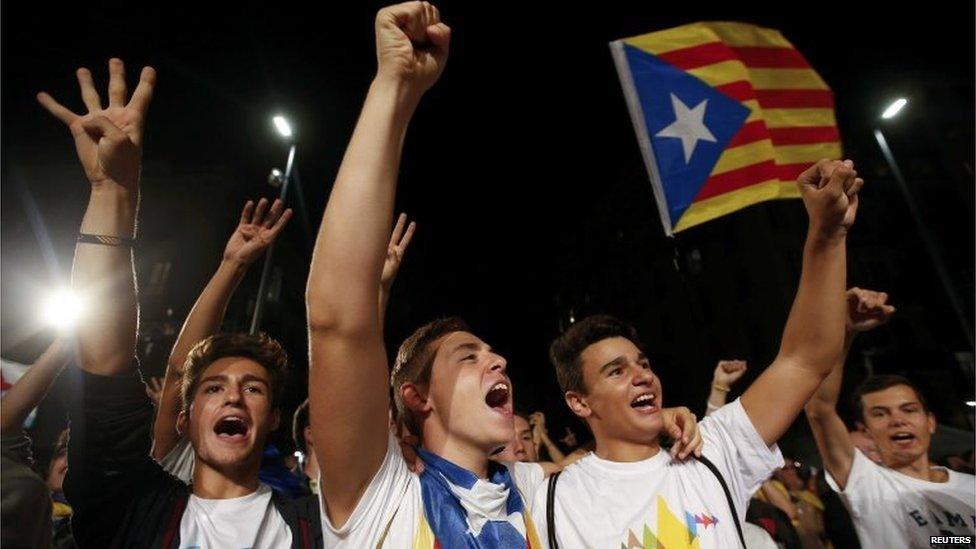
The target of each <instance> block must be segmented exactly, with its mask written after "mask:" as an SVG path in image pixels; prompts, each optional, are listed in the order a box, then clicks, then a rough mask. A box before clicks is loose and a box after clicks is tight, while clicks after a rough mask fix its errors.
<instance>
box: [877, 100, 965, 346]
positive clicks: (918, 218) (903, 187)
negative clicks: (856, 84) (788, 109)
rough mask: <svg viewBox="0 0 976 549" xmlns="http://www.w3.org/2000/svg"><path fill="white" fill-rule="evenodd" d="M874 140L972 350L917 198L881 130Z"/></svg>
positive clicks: (892, 110)
mask: <svg viewBox="0 0 976 549" xmlns="http://www.w3.org/2000/svg"><path fill="white" fill-rule="evenodd" d="M907 104H908V100H907V99H905V98H904V97H900V98H898V99H896V100H895V101H893V102H892V103H891V104H889V105H888V107H887V108H885V110H884V112H882V114H881V119H882V120H891V119H893V118H894V117H895V116H897V115H898V114H899V113H900V112H901V111H902V110H903V109H904V108H905V105H907ZM874 139H875V140H876V141H877V142H878V147H879V148H881V154H882V155H884V159H885V162H887V163H888V168H889V169H890V170H891V174H892V176H894V178H895V182H896V183H897V184H898V190H900V191H901V194H902V198H904V199H905V204H906V205H907V206H908V211H909V213H910V214H911V216H912V218H913V219H914V220H915V227H916V229H917V230H918V234H919V236H920V237H921V238H922V244H923V245H924V246H925V251H926V252H928V254H929V259H931V260H932V264H933V265H934V266H935V272H936V274H937V275H938V277H939V281H940V282H941V283H942V289H943V290H944V291H945V293H946V297H948V298H949V303H950V305H951V306H952V309H953V312H954V313H955V314H956V319H957V320H958V321H959V327H960V328H961V329H962V331H963V334H965V336H966V341H967V342H969V348H970V349H972V348H973V346H974V345H973V333H972V331H971V330H970V327H969V321H968V320H966V313H964V312H963V308H962V301H961V300H960V298H959V294H958V293H957V292H956V289H955V287H954V286H953V285H952V279H951V278H950V277H949V270H948V269H947V268H946V266H945V262H944V261H943V260H942V256H941V255H940V254H939V250H938V248H936V246H935V239H934V238H933V237H932V235H931V234H930V233H929V230H928V226H927V225H926V224H925V223H924V222H923V221H922V215H921V213H920V212H919V209H918V205H917V204H916V203H915V198H914V197H913V196H912V193H911V191H909V189H908V182H907V181H905V176H904V175H903V174H902V173H901V169H900V168H899V167H898V163H897V162H896V161H895V155H894V154H893V153H892V152H891V147H889V146H888V140H887V139H885V136H884V134H883V133H881V128H879V127H875V128H874Z"/></svg>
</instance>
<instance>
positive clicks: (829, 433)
mask: <svg viewBox="0 0 976 549" xmlns="http://www.w3.org/2000/svg"><path fill="white" fill-rule="evenodd" d="M887 301H888V294H886V293H884V292H873V291H871V290H862V289H861V288H851V289H850V290H847V322H846V335H845V340H844V354H843V356H842V357H841V358H840V360H838V361H837V364H836V365H835V366H834V369H833V370H832V371H831V372H830V375H829V376H827V379H825V380H824V382H823V383H822V384H821V385H820V387H819V388H818V389H817V392H816V393H815V394H814V395H813V398H811V399H810V402H807V405H806V406H805V407H804V410H805V411H806V415H807V421H809V422H810V429H811V430H812V431H813V438H814V440H815V441H816V442H817V449H818V450H819V451H820V458H821V459H822V460H823V462H824V468H825V469H826V470H827V472H829V473H830V476H832V477H833V478H834V481H836V482H837V485H838V486H839V487H840V489H842V490H843V489H844V487H845V486H846V485H847V478H848V476H849V475H850V473H851V465H852V464H853V463H854V452H855V451H856V450H855V448H854V443H853V442H852V441H851V435H850V433H848V431H847V426H846V425H844V420H842V419H841V418H840V415H838V414H837V401H838V399H840V388H841V382H842V381H843V378H844V363H845V362H846V361H847V354H848V352H849V351H850V350H851V344H852V343H853V341H854V336H856V335H857V333H858V332H866V331H868V330H873V329H874V328H877V327H878V326H880V325H882V324H884V323H885V322H887V321H888V319H889V318H890V317H891V315H892V314H894V312H895V308H894V307H892V306H891V305H888V304H887Z"/></svg>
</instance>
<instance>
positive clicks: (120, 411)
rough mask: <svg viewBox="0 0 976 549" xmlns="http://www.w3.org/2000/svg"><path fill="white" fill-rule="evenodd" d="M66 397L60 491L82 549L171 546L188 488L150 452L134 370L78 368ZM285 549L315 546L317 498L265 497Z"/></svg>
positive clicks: (318, 540) (145, 402)
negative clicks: (280, 525)
mask: <svg viewBox="0 0 976 549" xmlns="http://www.w3.org/2000/svg"><path fill="white" fill-rule="evenodd" d="M80 385H81V386H80V387H78V388H77V390H76V391H75V392H74V397H73V399H72V404H71V409H70V417H71V440H70V442H69V444H68V473H67V476H66V478H65V480H64V492H65V496H67V498H68V501H69V502H70V503H71V507H72V509H73V515H72V529H73V531H74V536H75V541H76V542H77V543H78V546H79V547H81V548H86V547H96V548H98V549H102V548H106V547H139V548H152V549H176V548H178V547H179V541H180V540H179V535H180V521H181V519H182V518H183V511H184V510H185V509H186V502H187V500H188V499H189V496H190V487H188V486H187V485H185V484H183V483H182V482H180V480H179V479H177V478H175V477H173V476H171V475H169V474H168V473H166V472H165V471H164V470H163V468H162V467H160V465H159V464H158V463H156V462H155V461H154V460H153V459H152V458H151V457H150V455H149V450H150V442H151V435H150V430H151V427H152V422H153V408H152V404H151V403H150V402H149V398H148V397H147V396H146V391H145V385H144V384H143V382H142V379H141V378H140V377H139V375H138V373H136V372H133V374H132V375H127V376H117V377H108V376H99V375H94V374H90V373H87V372H85V373H82V375H81V377H80ZM272 501H273V503H274V506H275V508H276V509H277V510H278V512H279V513H281V517H282V519H283V520H284V522H285V523H286V524H287V525H288V527H289V528H290V529H291V532H292V540H293V543H292V547H294V548H296V549H298V548H307V549H312V548H321V547H322V527H321V523H320V520H319V506H318V499H317V498H314V497H306V498H299V499H294V500H287V501H286V500H284V499H282V498H279V497H278V496H277V495H275V496H272Z"/></svg>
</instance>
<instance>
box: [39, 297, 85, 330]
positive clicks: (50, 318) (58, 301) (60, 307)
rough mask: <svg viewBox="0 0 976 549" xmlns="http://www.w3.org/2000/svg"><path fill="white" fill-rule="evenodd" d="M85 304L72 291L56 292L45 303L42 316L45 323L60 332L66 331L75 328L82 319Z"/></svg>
mask: <svg viewBox="0 0 976 549" xmlns="http://www.w3.org/2000/svg"><path fill="white" fill-rule="evenodd" d="M83 309H84V304H83V303H82V300H81V298H80V297H78V296H77V295H75V294H74V293H72V292H71V290H67V289H62V290H58V291H56V292H54V293H53V294H51V295H50V296H48V298H47V299H46V300H45V301H44V306H43V308H42V310H41V315H42V318H43V320H44V323H45V324H47V325H48V326H52V327H54V328H57V329H59V330H66V329H68V328H71V327H72V326H74V324H75V323H76V322H77V321H78V319H79V318H80V317H81V313H82V312H83Z"/></svg>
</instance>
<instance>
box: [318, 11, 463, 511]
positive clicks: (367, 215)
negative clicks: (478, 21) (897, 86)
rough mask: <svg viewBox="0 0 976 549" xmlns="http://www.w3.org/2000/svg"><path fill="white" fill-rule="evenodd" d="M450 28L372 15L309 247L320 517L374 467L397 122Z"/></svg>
mask: <svg viewBox="0 0 976 549" xmlns="http://www.w3.org/2000/svg"><path fill="white" fill-rule="evenodd" d="M449 40H450V29H449V28H448V27H447V26H446V25H444V24H443V23H441V22H440V15H439V13H438V11H437V9H436V8H434V7H433V6H431V5H430V4H428V3H426V2H409V3H405V4H399V5H396V6H391V7H388V8H384V9H383V10H380V12H379V13H378V14H377V16H376V49H377V58H378V68H377V73H376V77H375V78H374V80H373V82H372V84H371V85H370V88H369V93H368V94H367V96H366V101H365V104H364V105H363V110H362V113H361V114H360V117H359V121H358V122H357V124H356V129H355V130H354V132H353V135H352V139H351V140H350V142H349V147H348V148H347V149H346V153H345V156H344V157H343V160H342V165H341V167H340V168H339V173H338V175H337V176H336V181H335V185H334V187H333V189H332V194H331V196H330V197H329V203H328V206H327V207H326V210H325V215H324V217H323V220H322V225H321V227H320V229H319V234H318V237H317V240H316V243H315V250H314V252H313V256H312V266H311V270H310V272H309V279H308V288H307V291H306V301H307V307H308V323H309V351H310V363H309V364H310V368H309V403H310V412H311V418H310V419H311V426H312V433H313V437H314V439H315V452H316V456H317V458H318V461H319V467H320V469H321V471H322V481H323V493H324V494H325V502H324V503H325V505H326V508H327V510H328V514H329V518H330V520H331V521H332V523H333V525H334V526H336V527H339V526H341V525H342V524H344V523H345V521H346V520H347V519H348V517H349V515H350V514H351V513H352V511H353V509H355V506H356V504H357V502H358V501H359V498H360V497H361V496H362V494H363V491H364V490H365V489H366V487H367V486H368V484H369V481H370V479H371V478H372V476H373V475H374V474H375V473H376V471H377V470H378V469H379V466H380V464H381V462H382V460H383V456H384V454H385V453H386V449H387V440H388V436H389V435H388V433H389V428H388V425H389V419H388V413H389V409H390V406H389V383H388V378H389V373H388V369H387V362H386V351H385V349H384V346H383V330H382V326H381V322H380V314H379V307H377V295H378V293H377V292H378V290H379V285H378V284H379V282H378V281H379V280H380V279H381V275H382V272H383V265H384V260H385V258H386V255H387V250H388V243H389V239H390V224H391V219H392V217H393V205H394V195H395V193H396V176H397V171H398V169H399V164H400V155H401V152H402V148H403V139H404V135H405V133H406V130H407V125H408V123H409V120H410V118H411V116H412V115H413V112H414V110H415V109H416V106H417V104H418V103H419V101H420V98H421V96H422V95H423V93H424V92H425V91H426V90H427V89H428V88H430V86H432V85H433V84H434V82H435V81H436V80H437V78H438V77H439V76H440V73H441V71H442V70H443V68H444V64H445V62H446V60H447V47H448V43H449Z"/></svg>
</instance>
